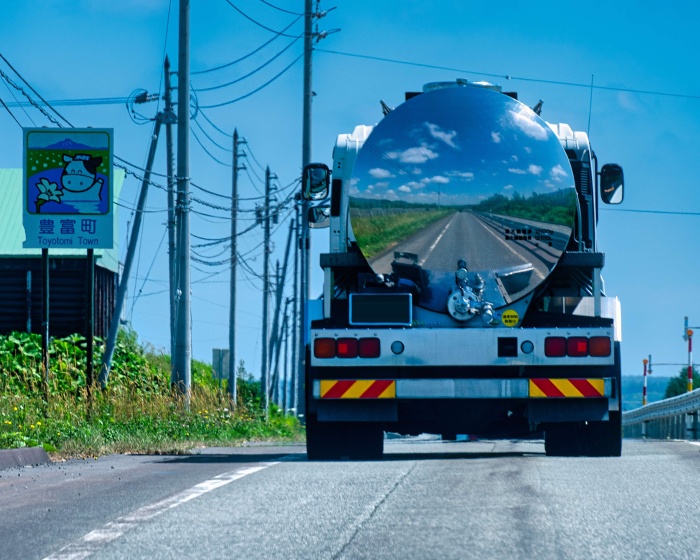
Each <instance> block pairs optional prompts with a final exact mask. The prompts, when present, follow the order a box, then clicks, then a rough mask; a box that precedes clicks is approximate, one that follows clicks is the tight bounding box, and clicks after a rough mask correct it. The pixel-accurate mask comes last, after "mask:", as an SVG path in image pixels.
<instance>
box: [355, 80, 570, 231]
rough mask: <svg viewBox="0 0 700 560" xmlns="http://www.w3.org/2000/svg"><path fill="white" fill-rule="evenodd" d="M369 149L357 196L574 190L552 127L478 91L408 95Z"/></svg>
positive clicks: (360, 167)
mask: <svg viewBox="0 0 700 560" xmlns="http://www.w3.org/2000/svg"><path fill="white" fill-rule="evenodd" d="M466 107H468V108H469V109H468V110H465V108H466ZM365 148H366V149H363V150H362V151H361V152H360V153H359V154H358V157H357V162H356V164H355V168H354V171H353V179H352V186H351V195H352V196H356V197H359V198H366V199H375V200H402V201H405V202H410V203H413V204H440V205H447V206H457V205H464V204H478V203H479V202H482V201H483V200H486V199H487V198H489V197H491V196H493V195H496V194H498V195H502V196H506V197H508V198H512V197H513V196H514V193H517V194H519V195H520V196H524V197H529V196H530V195H532V194H533V193H537V194H546V193H552V192H555V191H558V190H560V189H563V188H569V189H573V188H574V178H573V175H572V172H571V167H570V166H569V164H568V160H567V158H566V155H565V154H564V152H563V150H562V149H561V146H560V144H559V140H558V139H557V138H556V136H555V135H554V133H553V132H552V131H551V130H550V129H549V127H547V125H546V124H545V123H544V122H543V121H542V120H540V119H538V118H537V117H536V115H535V114H534V113H533V112H532V111H529V110H528V108H527V107H526V106H525V105H523V104H521V103H518V102H517V101H514V100H512V99H511V98H509V97H507V96H505V95H502V94H499V93H496V92H492V91H488V90H484V89H481V88H450V89H440V90H437V91H431V92H429V93H426V94H424V95H421V96H418V97H415V98H413V99H411V101H410V103H406V104H405V105H400V106H399V107H397V108H396V109H395V111H393V112H392V113H390V115H389V116H387V117H386V118H385V119H383V120H382V121H381V122H380V123H379V124H378V125H377V127H376V128H375V129H374V131H373V133H372V135H371V136H370V138H369V139H368V140H367V142H366V143H365ZM573 215H574V214H573V209H572V219H573Z"/></svg>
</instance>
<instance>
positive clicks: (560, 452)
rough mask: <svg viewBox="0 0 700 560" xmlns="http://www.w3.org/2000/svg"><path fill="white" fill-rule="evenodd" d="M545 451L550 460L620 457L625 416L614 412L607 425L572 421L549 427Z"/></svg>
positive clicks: (545, 434) (545, 436)
mask: <svg viewBox="0 0 700 560" xmlns="http://www.w3.org/2000/svg"><path fill="white" fill-rule="evenodd" d="M544 450H545V453H546V454H547V456H550V457H619V456H620V455H622V417H621V415H620V413H619V412H610V420H608V421H607V422H588V423H584V422H570V423H562V424H551V425H549V426H547V427H546V428H545V432H544Z"/></svg>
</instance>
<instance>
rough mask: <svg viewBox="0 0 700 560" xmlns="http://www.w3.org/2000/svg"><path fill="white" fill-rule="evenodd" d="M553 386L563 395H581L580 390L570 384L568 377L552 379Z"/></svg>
mask: <svg viewBox="0 0 700 560" xmlns="http://www.w3.org/2000/svg"><path fill="white" fill-rule="evenodd" d="M552 383H553V384H554V386H555V387H556V388H557V389H559V390H560V391H561V392H562V394H563V395H564V396H565V397H582V396H583V395H582V394H581V392H580V391H579V390H578V389H577V388H576V387H574V386H573V385H572V384H571V381H569V380H568V379H552Z"/></svg>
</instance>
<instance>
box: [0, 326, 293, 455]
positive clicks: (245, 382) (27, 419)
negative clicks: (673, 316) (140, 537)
mask: <svg viewBox="0 0 700 560" xmlns="http://www.w3.org/2000/svg"><path fill="white" fill-rule="evenodd" d="M85 346H86V345H85V339H84V338H83V337H82V336H78V335H75V336H71V337H67V338H62V339H53V340H52V341H51V345H50V348H49V354H50V376H49V382H48V385H47V384H46V383H45V382H44V374H43V368H42V365H41V337H40V336H39V335H32V334H27V333H13V334H11V335H9V336H0V449H6V448H17V447H25V446H27V447H32V446H37V445H42V446H44V449H46V450H47V451H48V452H50V453H52V454H54V456H57V457H76V456H82V457H86V456H99V455H104V454H109V453H183V452H186V451H187V450H190V449H192V448H195V447H198V446H204V445H207V446H216V445H237V444H241V443H243V442H247V441H297V440H300V439H303V430H302V429H301V428H300V426H299V424H298V422H297V421H296V419H295V418H294V417H292V416H285V415H284V414H283V413H282V411H281V410H279V409H277V408H275V407H271V409H270V413H269V419H268V418H266V415H265V413H264V410H263V408H262V406H261V397H262V394H261V390H260V383H259V382H257V381H254V380H253V379H252V376H251V375H250V374H248V373H247V372H246V371H245V368H244V366H243V363H241V365H240V366H239V370H238V373H239V375H238V377H239V380H238V387H237V388H238V400H237V403H236V406H235V407H232V406H231V403H230V401H229V398H228V394H227V391H226V383H225V382H224V383H223V384H221V385H220V383H219V380H217V379H214V377H213V376H212V368H211V366H210V365H208V364H205V363H203V362H199V361H196V360H194V361H193V363H192V394H191V398H190V405H189V407H186V406H185V402H184V400H183V398H182V397H181V396H179V395H178V394H176V393H172V392H171V389H170V357H169V356H167V355H163V354H162V353H158V352H157V351H155V349H153V348H151V347H148V346H144V345H142V344H140V343H139V341H138V338H137V335H136V333H135V332H134V331H132V330H122V331H120V333H119V337H118V341H117V346H116V350H115V353H114V358H113V366H112V369H111V372H110V376H109V384H108V387H107V388H106V389H104V390H102V389H100V388H99V387H98V386H94V387H92V388H91V391H90V392H89V394H88V387H87V386H86V352H85ZM102 350H103V345H102V344H101V343H99V342H98V343H96V348H95V372H97V371H99V364H100V363H101V354H102Z"/></svg>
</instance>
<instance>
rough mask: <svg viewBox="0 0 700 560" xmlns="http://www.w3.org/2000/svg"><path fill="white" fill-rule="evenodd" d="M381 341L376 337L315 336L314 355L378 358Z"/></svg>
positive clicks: (320, 357)
mask: <svg viewBox="0 0 700 560" xmlns="http://www.w3.org/2000/svg"><path fill="white" fill-rule="evenodd" d="M380 355H381V343H380V341H379V339H378V338H349V337H346V338H337V339H336V338H316V339H314V357H315V358H319V359H330V358H343V359H352V358H378V357H379V356H380Z"/></svg>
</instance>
